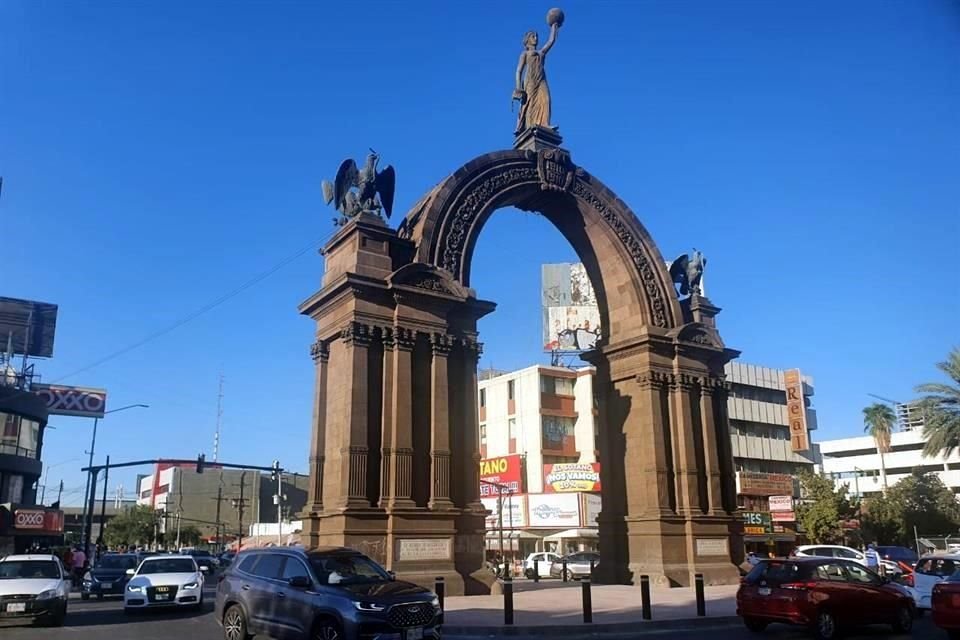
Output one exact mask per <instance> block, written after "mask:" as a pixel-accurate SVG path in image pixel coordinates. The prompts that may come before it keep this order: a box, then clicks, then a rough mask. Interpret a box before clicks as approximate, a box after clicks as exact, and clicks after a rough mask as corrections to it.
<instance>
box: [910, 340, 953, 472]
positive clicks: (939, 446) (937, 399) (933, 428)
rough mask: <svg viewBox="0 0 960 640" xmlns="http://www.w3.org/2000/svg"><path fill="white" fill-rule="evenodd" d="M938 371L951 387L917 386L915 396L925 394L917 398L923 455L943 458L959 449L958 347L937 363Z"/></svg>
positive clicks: (936, 385) (940, 385)
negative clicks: (921, 422) (921, 423)
mask: <svg viewBox="0 0 960 640" xmlns="http://www.w3.org/2000/svg"><path fill="white" fill-rule="evenodd" d="M937 368H938V369H940V371H943V372H944V373H945V374H947V378H949V379H950V381H951V382H953V384H949V383H948V384H943V383H940V382H928V383H927V384H921V385H920V386H918V387H917V392H918V393H925V394H927V395H926V396H924V397H923V398H921V399H920V406H921V407H922V409H923V412H924V415H923V420H924V427H923V437H924V438H926V440H927V444H926V445H925V446H924V448H923V453H924V455H927V456H936V455H938V454H942V455H943V456H945V457H946V456H949V455H950V454H951V453H953V452H954V451H956V450H957V449H958V448H960V348H958V347H954V348H953V350H952V351H951V352H950V354H949V355H948V356H947V361H946V362H938V363H937Z"/></svg>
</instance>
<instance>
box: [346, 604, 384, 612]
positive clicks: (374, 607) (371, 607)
mask: <svg viewBox="0 0 960 640" xmlns="http://www.w3.org/2000/svg"><path fill="white" fill-rule="evenodd" d="M353 606H354V607H356V608H357V611H383V610H384V609H386V608H387V607H386V605H382V604H377V603H376V602H354V603H353Z"/></svg>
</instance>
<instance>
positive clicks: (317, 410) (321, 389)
mask: <svg viewBox="0 0 960 640" xmlns="http://www.w3.org/2000/svg"><path fill="white" fill-rule="evenodd" d="M310 357H311V358H313V363H314V366H315V367H316V371H317V374H316V382H315V383H314V392H313V429H312V434H311V436H310V487H309V492H308V496H307V510H308V511H309V512H311V513H320V512H322V511H323V461H324V450H325V449H326V446H327V368H328V367H327V363H328V361H329V360H330V349H329V347H328V346H327V343H326V342H324V341H323V340H317V341H316V342H314V343H313V344H312V345H311V346H310Z"/></svg>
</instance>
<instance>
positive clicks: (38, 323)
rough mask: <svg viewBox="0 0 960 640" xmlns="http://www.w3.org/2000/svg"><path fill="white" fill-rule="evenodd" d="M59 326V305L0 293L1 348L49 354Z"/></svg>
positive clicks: (43, 355) (45, 355) (51, 351)
mask: <svg viewBox="0 0 960 640" xmlns="http://www.w3.org/2000/svg"><path fill="white" fill-rule="evenodd" d="M56 329H57V305H55V304H49V303H47V302H36V301H34V300H20V299H19V298H4V297H0V351H4V352H6V350H7V345H8V344H9V345H10V346H11V347H12V348H11V351H12V353H15V354H17V355H27V356H33V357H35V358H49V357H51V356H52V355H53V336H54V333H56Z"/></svg>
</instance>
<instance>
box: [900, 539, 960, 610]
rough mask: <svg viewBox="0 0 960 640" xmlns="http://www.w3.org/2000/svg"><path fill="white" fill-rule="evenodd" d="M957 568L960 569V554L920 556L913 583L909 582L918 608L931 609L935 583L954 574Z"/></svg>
mask: <svg viewBox="0 0 960 640" xmlns="http://www.w3.org/2000/svg"><path fill="white" fill-rule="evenodd" d="M957 569H960V554H956V553H947V554H942V555H935V556H923V557H922V558H920V561H919V562H917V567H916V569H914V571H913V575H912V576H911V577H912V579H913V580H912V584H911V583H910V582H908V583H907V584H908V585H910V593H911V594H912V595H913V601H914V602H915V603H916V605H917V610H928V611H929V610H930V598H931V596H932V595H933V587H934V585H936V584H937V583H938V582H943V581H944V580H946V579H947V578H949V577H950V576H952V575H953V574H954V573H955V572H956V571H957ZM909 579H910V578H908V580H909Z"/></svg>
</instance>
